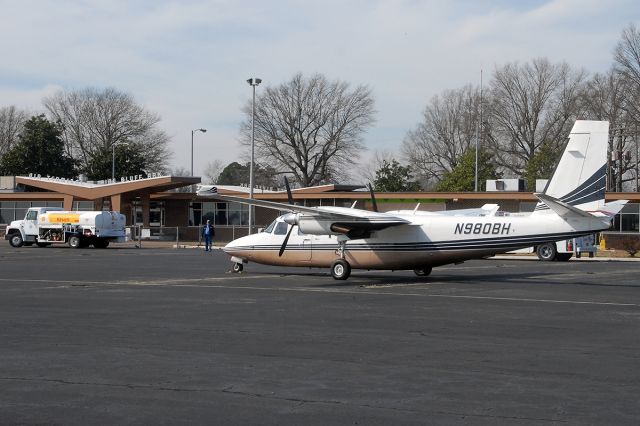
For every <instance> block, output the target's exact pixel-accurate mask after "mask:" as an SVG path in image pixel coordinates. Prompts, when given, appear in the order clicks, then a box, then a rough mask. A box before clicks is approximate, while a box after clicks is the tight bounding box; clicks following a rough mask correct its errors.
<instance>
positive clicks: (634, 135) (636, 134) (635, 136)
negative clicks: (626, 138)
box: [633, 124, 640, 192]
mask: <svg viewBox="0 0 640 426" xmlns="http://www.w3.org/2000/svg"><path fill="white" fill-rule="evenodd" d="M633 139H634V140H635V142H636V192H640V189H638V125H637V124H636V129H635V132H634V134H633Z"/></svg>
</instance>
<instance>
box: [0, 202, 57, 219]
mask: <svg viewBox="0 0 640 426" xmlns="http://www.w3.org/2000/svg"><path fill="white" fill-rule="evenodd" d="M29 207H62V202H61V201H0V223H2V224H9V223H11V222H12V221H14V220H21V219H24V216H25V215H26V214H27V209H29Z"/></svg>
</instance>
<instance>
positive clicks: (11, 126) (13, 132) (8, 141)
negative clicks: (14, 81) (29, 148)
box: [0, 105, 29, 156]
mask: <svg viewBox="0 0 640 426" xmlns="http://www.w3.org/2000/svg"><path fill="white" fill-rule="evenodd" d="M28 119H29V113H28V112H27V111H24V110H20V109H18V108H16V107H15V106H13V105H11V106H8V107H2V108H0V156H2V155H4V154H5V153H6V152H7V151H8V150H9V149H11V147H12V146H13V145H14V144H15V143H16V142H18V136H19V135H20V133H22V130H23V127H24V123H25V122H26V121H27V120H28Z"/></svg>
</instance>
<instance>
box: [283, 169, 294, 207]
mask: <svg viewBox="0 0 640 426" xmlns="http://www.w3.org/2000/svg"><path fill="white" fill-rule="evenodd" d="M284 186H285V187H286V188H287V198H288V200H289V204H291V205H293V195H291V187H290V186H289V179H287V177H286V176H285V177H284Z"/></svg>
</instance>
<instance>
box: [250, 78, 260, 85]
mask: <svg viewBox="0 0 640 426" xmlns="http://www.w3.org/2000/svg"><path fill="white" fill-rule="evenodd" d="M247 83H249V86H257V85H258V84H260V83H262V80H261V79H259V78H250V79H249V80H247Z"/></svg>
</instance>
